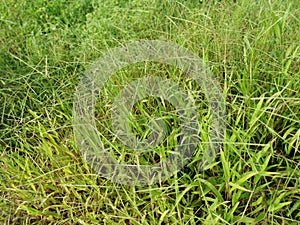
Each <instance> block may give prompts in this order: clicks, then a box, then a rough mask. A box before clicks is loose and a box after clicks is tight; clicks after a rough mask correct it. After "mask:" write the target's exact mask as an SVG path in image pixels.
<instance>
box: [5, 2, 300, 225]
mask: <svg viewBox="0 0 300 225" xmlns="http://www.w3.org/2000/svg"><path fill="white" fill-rule="evenodd" d="M299 30H300V1H299V0H289V1H283V0H269V1H247V0H240V1H239V0H237V1H229V0H228V1H225V0H224V1H221V0H220V1H214V0H211V1H173V0H165V1H159V0H152V1H147V0H132V1H116V0H111V1H100V0H90V1H88V0H77V1H74V0H70V1H68V0H53V1H45V0H35V1H29V0H18V1H16V0H1V1H0V102H1V104H0V156H1V157H0V224H108V225H110V224H126V225H127V224H134V225H138V224H143V225H144V224H154V225H158V224H180V225H182V224H278V225H279V224H292V225H294V224H295V225H296V224H300V35H299ZM138 40H162V41H168V42H172V43H176V44H178V45H180V46H183V47H185V48H187V49H189V50H190V51H192V52H194V53H195V54H196V55H198V56H199V57H200V58H201V59H203V61H204V62H205V64H206V66H207V67H208V68H209V69H210V70H211V71H212V73H213V74H214V76H215V78H216V80H217V81H218V82H219V84H220V86H221V88H222V95H223V97H224V99H225V100H226V131H225V135H224V140H223V143H222V147H221V150H220V152H219V153H218V154H217V155H216V158H215V160H214V161H213V163H212V164H211V165H209V168H208V169H206V170H200V166H201V159H202V157H203V150H204V149H205V148H206V143H207V140H208V138H209V130H211V123H210V122H211V113H210V110H209V109H210V106H209V104H207V100H206V98H205V95H204V93H203V90H201V88H199V87H197V86H196V85H195V83H193V82H191V81H190V80H188V79H185V76H184V74H183V73H182V71H178V70H177V69H176V68H173V67H171V66H166V65H163V64H159V63H139V64H137V65H132V66H129V67H128V68H125V69H123V70H121V71H118V72H117V73H116V74H114V75H113V76H112V77H111V79H110V80H109V81H108V82H107V84H106V86H105V89H104V90H105V91H102V92H101V91H100V94H99V96H100V97H99V99H98V100H97V105H96V113H95V114H96V115H95V117H96V121H97V128H98V130H99V131H100V132H101V133H102V134H103V136H105V146H106V147H107V148H110V149H111V152H114V154H115V157H116V158H117V159H118V160H119V161H122V160H123V161H126V160H127V159H128V158H126V157H125V155H130V154H131V153H130V150H128V149H127V148H126V146H125V147H124V146H123V144H122V143H121V142H120V141H119V140H117V139H116V138H114V136H113V135H111V134H110V133H109V132H107V129H108V128H110V127H111V124H112V122H111V119H110V108H111V105H112V102H113V99H114V98H115V97H116V96H117V95H118V93H119V92H120V91H121V90H122V89H123V87H124V85H126V84H127V83H129V82H132V81H134V80H136V79H137V78H140V77H144V76H154V75H155V76H160V77H162V78H168V79H171V80H173V81H174V82H175V83H177V84H179V85H180V86H181V87H182V89H184V90H185V91H187V92H188V93H189V95H191V96H193V98H194V99H195V102H196V107H197V113H198V114H197V115H198V121H199V124H200V127H199V134H200V139H201V141H200V142H199V144H198V146H197V148H196V150H195V152H194V154H193V157H192V158H191V159H190V161H189V162H188V164H187V165H185V166H184V168H182V169H181V170H180V171H179V172H178V173H176V174H174V175H173V176H171V177H169V178H168V179H166V180H164V181H162V182H159V183H155V184H151V185H145V186H127V185H122V184H118V183H116V182H112V181H111V180H110V179H106V178H104V177H101V176H99V175H98V174H97V171H95V170H94V169H93V168H92V167H91V166H90V164H89V163H88V162H87V161H86V160H85V159H84V157H83V156H82V154H81V152H80V150H79V148H78V145H77V144H76V141H75V136H74V132H73V127H72V124H73V122H72V121H73V103H74V93H75V91H76V88H77V86H78V84H79V82H80V80H81V78H82V77H83V74H84V72H85V71H86V70H87V69H89V68H90V66H91V65H93V63H94V62H95V61H96V60H97V59H98V58H99V57H101V56H102V55H104V54H105V53H106V52H107V51H108V50H109V49H111V48H114V47H118V46H121V45H124V44H127V43H131V42H133V41H138ZM133 114H134V116H133V118H132V121H133V122H132V123H133V125H132V132H134V133H135V134H136V135H137V136H138V137H140V138H142V137H143V135H144V136H147V135H146V134H145V132H146V133H147V132H148V133H149V126H147V124H148V122H149V121H150V120H151V119H153V118H164V120H165V121H166V123H167V125H168V124H169V126H168V129H169V133H168V135H169V137H168V138H166V139H165V140H163V142H164V143H163V144H162V145H160V147H161V148H160V150H158V151H157V152H156V153H155V154H154V153H147V154H144V155H142V156H141V157H140V158H139V159H138V160H140V161H139V162H141V163H145V164H147V163H153V162H156V161H157V157H165V156H166V154H165V155H164V151H161V150H162V149H163V150H168V146H171V145H176V140H177V136H178V130H179V129H178V116H176V113H174V108H173V106H172V105H171V104H169V103H168V102H166V101H163V100H161V99H158V98H154V97H152V98H149V99H144V100H142V101H140V102H138V103H137V104H135V105H134V107H133ZM170 124H171V125H170ZM176 132H177V133H176Z"/></svg>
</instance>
